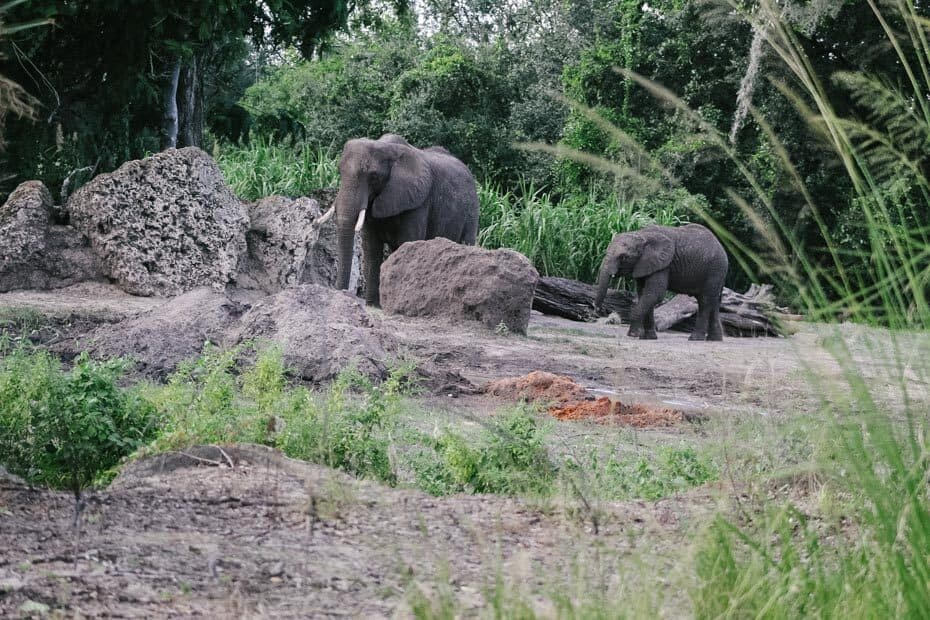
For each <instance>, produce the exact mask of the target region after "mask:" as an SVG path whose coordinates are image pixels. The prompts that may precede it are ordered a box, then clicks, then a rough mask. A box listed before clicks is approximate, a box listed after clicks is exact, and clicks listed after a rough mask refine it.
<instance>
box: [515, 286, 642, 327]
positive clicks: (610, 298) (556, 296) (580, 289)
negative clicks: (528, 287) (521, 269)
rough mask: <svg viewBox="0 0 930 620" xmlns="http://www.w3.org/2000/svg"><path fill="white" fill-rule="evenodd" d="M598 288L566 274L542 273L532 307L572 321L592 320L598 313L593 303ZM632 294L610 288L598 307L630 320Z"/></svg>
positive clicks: (605, 312)
mask: <svg viewBox="0 0 930 620" xmlns="http://www.w3.org/2000/svg"><path fill="white" fill-rule="evenodd" d="M596 294H597V289H596V288H595V287H593V286H591V285H590V284H585V283H584V282H578V281H576V280H569V279H566V278H549V277H541V278H539V282H538V283H537V284H536V294H535V295H534V296H533V309H534V310H538V311H540V312H542V313H543V314H553V315H555V316H561V317H565V318H566V319H571V320H573V321H593V320H594V319H596V318H597V317H598V314H599V313H598V310H596V309H595V306H594V298H595V295H596ZM632 306H633V294H632V293H630V292H628V291H609V292H607V294H606V297H605V298H604V301H603V303H602V305H601V309H602V311H603V313H604V315H606V314H610V313H611V312H616V313H618V314H619V315H620V317H621V318H622V319H624V320H629V317H630V308H631V307H632Z"/></svg>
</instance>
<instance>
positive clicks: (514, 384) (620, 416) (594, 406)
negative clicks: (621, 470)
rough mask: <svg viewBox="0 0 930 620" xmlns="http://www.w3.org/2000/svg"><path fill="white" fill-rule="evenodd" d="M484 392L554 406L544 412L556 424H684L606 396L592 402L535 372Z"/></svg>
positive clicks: (676, 415)
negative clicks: (563, 421) (553, 419)
mask: <svg viewBox="0 0 930 620" xmlns="http://www.w3.org/2000/svg"><path fill="white" fill-rule="evenodd" d="M484 392H485V393H487V394H490V395H492V396H499V397H502V398H508V399H513V400H519V399H525V400H527V401H530V402H543V403H547V402H548V403H555V404H553V405H552V406H550V407H549V409H548V410H547V411H548V412H549V414H550V415H552V416H553V417H554V418H556V419H558V420H591V421H593V422H603V423H616V424H625V425H627V426H633V427H635V428H655V427H669V426H675V425H676V424H680V423H682V422H684V421H686V420H687V418H686V416H685V414H684V413H683V412H681V411H679V410H677V409H668V408H665V407H650V406H648V405H641V404H638V403H637V404H632V405H626V404H624V403H621V402H620V401H616V400H611V399H610V398H608V397H606V396H603V397H601V398H598V399H593V398H591V397H590V396H588V392H587V390H585V389H584V388H583V387H581V386H580V385H578V384H577V383H575V381H574V380H572V379H571V378H570V377H565V376H562V375H554V374H552V373H548V372H542V371H539V370H536V371H533V372H531V373H530V374H528V375H524V376H522V377H512V378H508V379H500V380H499V381H493V382H491V383H489V384H487V385H486V386H485V388H484Z"/></svg>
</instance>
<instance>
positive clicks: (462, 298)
mask: <svg viewBox="0 0 930 620" xmlns="http://www.w3.org/2000/svg"><path fill="white" fill-rule="evenodd" d="M538 279H539V274H538V273H537V272H536V269H535V268H534V267H533V265H532V264H531V263H530V261H529V259H527V258H526V257H525V256H523V255H522V254H520V253H519V252H514V251H513V250H485V249H483V248H479V247H474V246H466V245H460V244H458V243H455V242H453V241H450V240H448V239H442V238H437V239H430V240H428V241H413V242H409V243H405V244H403V245H401V246H400V248H398V249H397V250H396V251H394V252H392V253H391V255H390V256H389V257H388V259H387V260H386V261H385V262H384V264H383V265H382V266H381V307H382V308H383V309H384V311H385V312H387V313H390V314H401V315H405V316H430V317H446V318H450V319H453V320H470V321H478V322H480V323H483V324H484V325H486V326H488V327H490V328H492V329H493V328H496V327H497V326H499V325H502V324H503V325H504V326H506V328H507V329H508V330H509V331H512V332H517V333H521V334H522V333H526V327H527V324H528V323H529V320H530V310H531V306H532V303H533V291H534V289H535V288H536V282H537V280H538Z"/></svg>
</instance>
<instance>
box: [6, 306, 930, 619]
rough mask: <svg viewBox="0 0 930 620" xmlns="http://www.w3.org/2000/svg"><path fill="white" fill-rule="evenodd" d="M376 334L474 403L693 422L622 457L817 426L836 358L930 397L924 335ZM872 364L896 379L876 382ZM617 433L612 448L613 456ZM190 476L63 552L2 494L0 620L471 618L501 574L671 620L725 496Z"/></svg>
mask: <svg viewBox="0 0 930 620" xmlns="http://www.w3.org/2000/svg"><path fill="white" fill-rule="evenodd" d="M88 295H89V296H90V297H93V299H92V302H93V303H94V304H97V305H101V304H102V305H101V308H102V309H101V310H100V312H101V313H103V315H104V316H105V317H106V318H107V319H108V320H112V318H111V314H109V313H111V312H117V313H118V312H122V313H124V314H125V313H127V312H128V313H132V312H136V311H139V310H140V309H144V308H145V307H147V305H148V304H149V303H150V300H145V301H142V302H138V308H136V307H131V304H135V303H137V298H133V299H132V300H125V299H122V298H119V299H110V300H107V299H106V296H105V295H102V294H101V292H100V291H99V290H95V291H93V292H91V293H88ZM86 302H89V300H88V299H87V298H85V299H78V300H77V301H76V302H75V303H76V304H77V305H76V306H75V307H73V308H71V309H70V310H69V305H68V303H66V302H65V301H62V298H61V297H59V298H57V299H56V300H55V301H54V302H53V303H52V306H50V307H51V308H53V310H54V311H53V312H51V313H52V314H54V315H56V316H59V317H61V316H64V317H67V316H71V311H72V310H75V309H77V308H82V310H81V312H84V313H85V314H86V312H87V306H86V305H84V304H85V303H86ZM43 303H44V302H42V301H41V300H38V301H37V300H36V299H35V298H28V296H23V295H20V296H18V297H17V296H15V295H13V294H7V295H0V307H14V308H17V307H18V308H21V307H30V308H37V309H41V308H42V307H43V305H42V304H43ZM374 312H375V313H376V314H378V315H379V316H381V319H382V322H383V324H384V326H385V329H387V330H388V331H389V332H391V333H392V334H394V335H395V336H396V338H397V340H398V341H399V342H400V343H401V344H402V351H401V354H400V355H401V357H405V358H413V359H416V360H419V361H422V362H424V363H428V364H429V365H430V367H431V368H432V369H433V370H434V371H436V372H439V373H442V372H448V373H450V374H455V373H458V374H460V375H461V376H463V377H464V378H465V379H467V381H469V382H470V383H471V385H472V386H474V387H480V386H482V385H484V384H485V383H487V382H489V381H493V380H498V379H501V378H505V377H517V376H521V375H525V374H527V373H529V372H532V371H535V370H543V371H547V372H552V373H557V374H560V375H565V376H567V377H569V378H571V379H573V380H574V381H575V382H577V383H579V384H581V385H582V386H584V387H585V388H586V389H587V390H588V392H589V393H590V394H591V395H593V396H595V397H603V396H608V397H611V398H612V399H619V400H620V401H621V402H623V403H624V404H625V405H629V406H635V405H646V406H653V407H656V408H660V409H672V410H676V411H682V412H685V413H687V414H694V413H697V414H700V418H701V419H704V420H709V421H710V422H711V423H710V424H706V425H703V424H702V425H695V424H693V423H691V422H688V421H687V420H688V419H692V418H691V417H688V418H686V419H683V420H682V422H681V423H680V424H675V425H672V426H671V427H670V426H669V425H667V424H664V425H662V426H661V427H660V428H656V429H649V428H645V429H638V430H637V431H636V433H637V435H636V436H635V437H634V438H633V440H632V441H634V442H637V443H638V444H642V443H643V442H646V443H651V444H653V445H656V444H662V443H663V442H666V441H672V440H677V439H679V438H681V437H688V438H695V440H698V439H700V438H701V437H705V438H706V437H707V435H708V433H712V432H715V429H716V430H719V429H721V428H725V426H726V424H728V420H738V419H755V418H759V419H782V418H790V417H792V416H815V415H818V411H820V408H821V406H822V404H823V402H824V400H841V399H842V398H843V397H844V392H848V389H845V390H844V388H843V387H842V385H843V384H842V382H840V381H839V378H841V377H842V376H843V372H844V365H843V364H840V363H838V362H837V361H836V359H834V357H833V356H832V355H831V354H830V353H829V351H828V350H829V349H830V348H831V347H833V348H835V347H836V346H840V345H839V344H838V343H840V342H843V343H846V344H845V345H843V346H849V347H851V355H849V356H846V358H845V359H850V360H851V362H850V364H849V366H850V368H851V369H853V370H855V372H856V373H857V374H858V376H861V377H863V378H864V380H865V381H866V382H868V383H869V385H870V386H872V387H873V388H874V393H875V394H876V396H877V398H878V399H879V401H880V402H881V403H883V404H887V405H888V406H889V407H891V410H895V408H900V402H901V400H900V394H901V389H900V387H901V377H904V380H905V383H906V387H907V390H908V394H909V397H910V398H912V399H913V400H914V401H917V402H919V401H921V400H924V401H927V400H930V398H928V385H930V383H928V377H926V376H924V375H922V374H920V371H919V369H921V368H926V364H921V363H918V362H919V361H920V360H923V359H926V358H927V356H928V354H930V339H928V338H927V337H926V335H909V336H905V337H902V338H900V339H897V340H895V341H894V342H892V340H891V339H890V338H889V337H888V335H887V334H884V333H883V332H881V331H877V330H868V329H864V328H860V327H855V326H846V325H844V326H839V327H827V326H811V325H803V324H801V325H799V326H798V330H799V331H798V332H797V333H796V334H794V335H792V336H791V337H790V338H766V339H734V338H728V339H726V340H725V341H724V342H722V343H693V342H689V341H688V340H687V334H677V333H661V334H660V335H659V339H658V340H656V341H639V340H631V339H628V338H627V337H626V336H625V335H622V334H623V333H624V330H623V328H618V327H616V326H609V325H604V324H580V323H573V322H570V321H566V320H562V319H555V318H552V317H545V316H542V315H538V314H535V313H534V315H533V317H532V320H531V325H530V329H529V332H528V335H527V336H525V337H524V336H516V335H500V334H495V333H492V332H489V331H488V330H485V329H483V328H481V327H480V326H462V325H454V326H453V325H450V324H447V323H442V322H435V321H430V320H417V319H408V318H399V317H392V316H383V315H381V313H380V312H378V311H374ZM840 359H844V358H843V357H842V356H840ZM889 359H894V360H895V361H894V363H891V362H888V363H885V362H883V361H882V360H889ZM847 370H848V369H847ZM463 388H465V389H463ZM467 388H468V386H463V385H462V384H461V383H460V384H458V385H450V387H449V388H448V389H447V390H439V391H438V393H432V394H424V395H423V396H422V400H421V405H422V406H423V408H424V410H429V411H441V412H442V413H443V415H448V416H456V415H463V414H464V415H469V416H478V417H480V416H487V415H493V412H494V411H495V410H496V409H497V408H499V407H500V406H501V405H503V404H505V403H506V402H507V399H506V398H504V397H499V396H490V395H485V394H482V393H474V391H473V390H471V389H467ZM555 424H556V425H557V431H556V434H557V435H559V434H561V436H563V437H571V436H575V435H577V434H578V433H579V432H594V431H593V430H591V429H593V428H595V427H596V428H597V429H598V430H597V432H598V433H601V434H605V433H610V432H611V430H610V429H609V428H607V429H606V430H605V427H604V425H597V424H594V423H587V422H577V421H566V422H555ZM715 424H716V425H715ZM708 429H710V430H708ZM616 432H620V431H616ZM616 432H615V433H614V435H612V436H611V440H612V441H621V440H625V439H623V438H624V437H626V436H625V435H617V434H616ZM705 440H706V439H705ZM195 456H196V458H189V457H182V456H179V455H168V457H155V458H152V459H146V460H143V461H140V462H138V463H135V464H133V465H131V466H129V467H128V468H127V469H126V471H124V473H123V474H122V475H121V476H120V477H119V478H118V479H117V481H116V482H115V483H114V484H113V485H112V486H111V487H109V488H108V489H107V490H106V491H103V492H100V493H97V494H96V495H94V496H93V497H92V498H90V499H89V501H88V505H87V507H86V509H85V510H84V513H83V519H82V523H83V525H82V531H81V534H80V536H79V537H78V538H75V535H74V530H73V527H72V514H73V507H74V502H73V499H72V498H71V497H70V496H68V495H67V494H63V493H56V492H48V491H43V490H36V489H31V488H28V487H26V486H24V485H21V484H18V483H16V482H14V481H11V480H7V479H3V478H0V617H16V616H18V615H21V614H26V615H28V613H33V612H29V611H28V610H29V609H38V610H39V611H36V612H34V613H36V614H40V613H41V610H43V609H44V610H50V611H51V612H52V613H61V614H64V615H66V616H68V617H71V616H75V615H81V616H116V617H176V616H179V615H191V614H192V615H199V616H202V617H240V616H242V617H335V616H350V617H408V616H410V615H411V609H410V602H411V600H413V598H412V597H413V596H414V594H413V593H414V592H416V591H418V590H419V591H423V592H426V593H432V596H434V598H435V597H438V596H439V593H440V592H441V590H442V588H444V587H445V588H448V590H449V591H450V592H451V595H452V596H454V598H455V599H456V600H457V601H458V605H459V606H460V609H461V610H464V611H463V613H465V614H466V615H476V614H478V612H479V610H480V608H481V607H482V606H483V605H485V604H486V602H487V600H488V598H487V597H488V596H489V592H492V591H493V588H494V583H495V578H496V576H497V574H498V573H500V574H502V575H505V589H506V590H507V591H510V592H522V591H524V590H525V591H526V592H527V593H528V594H527V596H528V597H529V598H530V599H531V600H533V601H535V604H536V605H537V611H538V612H539V613H541V614H542V615H543V616H548V615H552V614H553V613H554V609H553V608H552V605H551V603H550V602H547V601H549V600H550V599H549V596H551V595H552V594H554V593H563V594H567V595H569V596H570V597H571V596H572V595H573V593H576V592H577V593H579V594H578V596H584V595H585V594H584V593H585V592H590V591H591V583H592V580H594V581H593V582H594V583H595V586H594V589H595V590H597V591H601V592H607V593H612V594H609V595H610V596H616V598H617V600H618V601H620V600H624V599H625V598H627V599H628V597H629V596H630V595H631V593H633V594H634V595H635V596H639V597H644V596H645V597H647V598H648V597H656V598H660V599H662V601H663V602H662V606H663V607H664V609H665V611H666V613H667V615H672V616H677V615H680V614H681V613H683V611H684V610H687V598H686V594H685V593H683V592H681V591H678V590H676V588H675V586H674V584H675V583H676V581H675V579H674V575H675V573H676V571H678V570H685V569H686V567H684V566H683V565H682V562H681V560H682V558H683V556H684V555H686V554H684V553H683V551H682V550H683V549H686V548H687V544H688V542H689V541H691V540H693V536H694V533H695V531H696V530H697V528H698V527H699V526H700V524H701V523H704V522H706V520H707V518H708V516H709V515H710V514H712V513H713V512H714V511H716V510H724V511H728V510H730V509H731V508H732V505H731V501H730V500H731V498H732V496H733V492H732V489H721V488H720V487H718V486H708V487H705V488H699V489H695V490H693V491H690V492H688V493H685V494H682V495H678V496H675V497H671V498H667V499H663V500H661V501H658V502H624V503H604V502H600V503H598V504H597V506H594V507H592V506H586V505H584V504H581V503H578V502H573V501H565V502H564V503H563V502H562V501H554V500H553V501H550V502H545V503H540V502H532V501H524V500H515V499H506V498H501V497H490V496H456V497H449V498H441V499H437V498H433V497H430V496H427V495H425V494H422V493H419V492H417V491H411V490H403V489H401V490H398V489H389V488H386V487H383V486H379V485H377V484H374V483H370V482H365V481H358V480H354V479H352V478H349V477H348V476H345V475H343V474H341V473H339V472H335V471H332V470H328V469H325V468H320V467H316V466H312V465H307V464H305V463H300V462H296V461H292V460H289V459H286V458H283V457H281V456H279V455H277V454H274V453H271V452H270V451H268V450H267V449H264V448H259V447H227V448H225V450H224V452H220V451H219V450H217V449H215V448H204V449H203V450H201V451H199V452H197V453H196V455H195ZM595 524H596V527H595ZM644 566H646V568H645V569H644V568H643V567H644ZM644 574H649V575H652V578H653V579H654V578H655V575H660V577H661V578H660V583H659V585H660V587H656V586H655V583H653V582H650V585H649V586H648V587H645V586H644V587H640V586H638V585H637V583H638V582H637V580H638V579H644V577H643V575H644ZM579 580H580V581H584V582H587V583H586V584H579V583H578V582H579ZM585 585H586V587H582V586H585ZM23 605H27V607H23ZM29 605H32V607H29ZM23 610H25V611H23Z"/></svg>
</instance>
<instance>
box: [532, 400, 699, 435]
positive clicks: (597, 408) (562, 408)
mask: <svg viewBox="0 0 930 620" xmlns="http://www.w3.org/2000/svg"><path fill="white" fill-rule="evenodd" d="M549 414H550V415H552V416H553V417H555V418H556V419H559V420H593V421H595V422H618V423H620V424H626V425H627V426H634V427H636V428H647V427H648V428H654V427H657V426H675V425H676V424H680V423H682V422H684V421H685V415H684V414H683V413H682V412H681V411H678V410H677V409H666V408H664V407H649V406H648V405H640V404H633V405H624V404H623V403H621V402H620V401H617V400H610V399H609V398H607V397H606V396H604V397H601V398H598V399H597V400H582V401H575V402H570V403H565V404H562V405H553V406H552V407H549Z"/></svg>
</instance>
